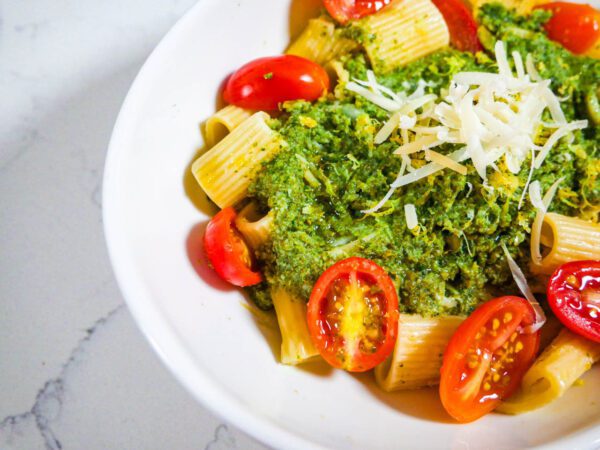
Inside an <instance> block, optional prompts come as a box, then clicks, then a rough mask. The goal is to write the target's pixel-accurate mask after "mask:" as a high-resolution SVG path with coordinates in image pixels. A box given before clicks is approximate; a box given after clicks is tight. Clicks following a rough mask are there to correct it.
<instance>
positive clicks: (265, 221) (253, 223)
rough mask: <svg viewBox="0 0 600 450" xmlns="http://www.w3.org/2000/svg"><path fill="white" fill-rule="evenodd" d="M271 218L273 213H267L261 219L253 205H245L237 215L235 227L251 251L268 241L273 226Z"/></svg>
mask: <svg viewBox="0 0 600 450" xmlns="http://www.w3.org/2000/svg"><path fill="white" fill-rule="evenodd" d="M273 216H274V214H273V212H272V211H269V213H268V214H267V215H265V216H263V217H261V216H260V215H259V214H258V211H257V209H256V205H255V204H254V203H250V204H248V205H246V207H244V209H242V210H241V211H240V213H239V214H238V217H237V219H236V221H235V226H236V228H237V229H238V231H239V232H240V233H242V236H243V237H244V240H245V241H246V242H247V243H248V245H249V246H250V247H252V249H253V250H256V249H257V248H259V247H260V246H261V245H262V244H264V243H265V242H266V241H267V240H268V239H269V236H270V235H271V228H272V226H273Z"/></svg>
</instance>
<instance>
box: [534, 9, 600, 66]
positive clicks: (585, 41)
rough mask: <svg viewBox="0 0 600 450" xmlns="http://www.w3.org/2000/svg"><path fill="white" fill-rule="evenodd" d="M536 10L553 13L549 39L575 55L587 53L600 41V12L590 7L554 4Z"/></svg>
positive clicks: (549, 25)
mask: <svg viewBox="0 0 600 450" xmlns="http://www.w3.org/2000/svg"><path fill="white" fill-rule="evenodd" d="M536 8H540V9H546V10H548V11H552V13H553V14H552V17H551V18H550V20H549V21H548V22H547V23H546V26H545V28H546V32H547V33H548V37H549V38H550V39H552V40H553V41H556V42H558V43H560V44H561V45H562V46H563V47H564V48H566V49H567V50H570V51H571V52H573V53H577V54H579V53H585V52H586V51H587V50H589V49H590V48H592V47H593V45H594V44H595V43H596V42H598V39H600V11H598V10H596V9H594V8H592V7H591V6H590V5H580V4H576V3H569V2H554V3H548V4H545V5H539V6H537V7H536Z"/></svg>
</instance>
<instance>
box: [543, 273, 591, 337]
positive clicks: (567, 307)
mask: <svg viewBox="0 0 600 450" xmlns="http://www.w3.org/2000/svg"><path fill="white" fill-rule="evenodd" d="M547 294H548V303H549V304H550V308H552V311H553V312H554V315H556V317H557V318H558V320H560V321H561V322H562V323H563V325H565V326H566V327H567V328H569V329H570V330H571V331H573V332H574V333H577V334H579V335H581V336H583V337H586V338H588V339H590V340H592V341H594V342H598V343H600V261H574V262H569V263H566V264H563V265H562V266H560V267H559V268H557V269H556V271H555V272H554V273H553V274H552V277H551V278H550V282H549V283H548V292H547Z"/></svg>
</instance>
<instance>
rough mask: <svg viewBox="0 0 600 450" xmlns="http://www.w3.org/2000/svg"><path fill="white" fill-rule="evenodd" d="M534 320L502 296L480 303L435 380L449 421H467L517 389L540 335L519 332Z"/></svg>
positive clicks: (524, 304)
mask: <svg viewBox="0 0 600 450" xmlns="http://www.w3.org/2000/svg"><path fill="white" fill-rule="evenodd" d="M534 320H535V312H534V310H533V308H532V306H531V304H530V303H529V302H528V301H527V300H525V299H524V298H520V297H512V296H506V297H499V298H496V299H494V300H490V301H489V302H487V303H484V304H483V305H481V306H480V307H479V308H477V309H476V310H475V311H474V312H473V313H472V314H471V315H470V316H469V317H468V318H467V319H466V320H465V321H464V322H463V323H462V324H461V325H460V326H459V327H458V329H457V330H456V332H455V333H454V335H453V336H452V338H451V339H450V342H449V344H448V347H447V348H446V351H445V353H444V361H443V364H442V370H441V379H440V397H441V400H442V404H443V405H444V408H445V409H446V411H448V413H449V414H450V415H451V416H452V417H454V418H455V419H456V420H458V421H459V422H472V421H473V420H476V419H478V418H480V417H481V416H483V415H485V414H487V413H488V412H490V411H492V410H493V409H494V408H495V407H496V406H498V404H499V403H500V401H501V400H502V399H503V398H506V397H509V396H510V395H511V394H512V393H513V392H514V391H515V390H516V389H517V388H518V387H519V384H520V382H521V379H522V378H523V375H524V374H525V372H526V371H527V369H528V368H529V366H530V365H531V363H532V362H533V359H534V357H535V354H536V353H537V350H538V347H539V343H540V332H539V331H537V332H535V333H529V334H526V333H524V332H523V328H525V327H527V326H528V325H531V324H532V323H533V322H534Z"/></svg>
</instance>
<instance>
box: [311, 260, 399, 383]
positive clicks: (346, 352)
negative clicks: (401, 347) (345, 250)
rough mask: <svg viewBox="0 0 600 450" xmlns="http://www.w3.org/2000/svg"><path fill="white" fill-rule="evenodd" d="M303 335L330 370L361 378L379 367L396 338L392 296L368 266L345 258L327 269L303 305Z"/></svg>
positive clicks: (388, 284)
mask: <svg viewBox="0 0 600 450" xmlns="http://www.w3.org/2000/svg"><path fill="white" fill-rule="evenodd" d="M307 319H308V329H309V331H310V335H311V337H312V340H313V342H314V343H315V347H317V349H318V350H319V352H320V353H321V356H323V358H324V359H325V360H326V361H327V362H328V363H329V364H331V365H332V366H334V367H337V368H341V369H345V370H348V371H350V372H364V371H366V370H369V369H372V368H373V367H375V366H376V365H377V364H379V363H381V362H383V361H384V360H385V358H387V357H388V355H389V354H390V353H391V352H392V350H393V349H394V344H395V342H396V336H397V333H398V294H397V293H396V288H395V286H394V283H393V282H392V280H391V279H390V277H389V276H388V274H387V273H386V272H385V270H383V269H382V268H381V267H380V266H378V265H377V264H375V263H374V262H373V261H370V260H368V259H363V258H357V257H353V258H348V259H344V260H342V261H339V262H337V263H336V264H334V265H333V266H331V267H330V268H328V269H327V270H326V271H325V272H323V274H322V275H321V276H320V277H319V279H318V280H317V282H316V284H315V286H314V288H313V291H312V293H311V296H310V300H309V301H308V311H307Z"/></svg>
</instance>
